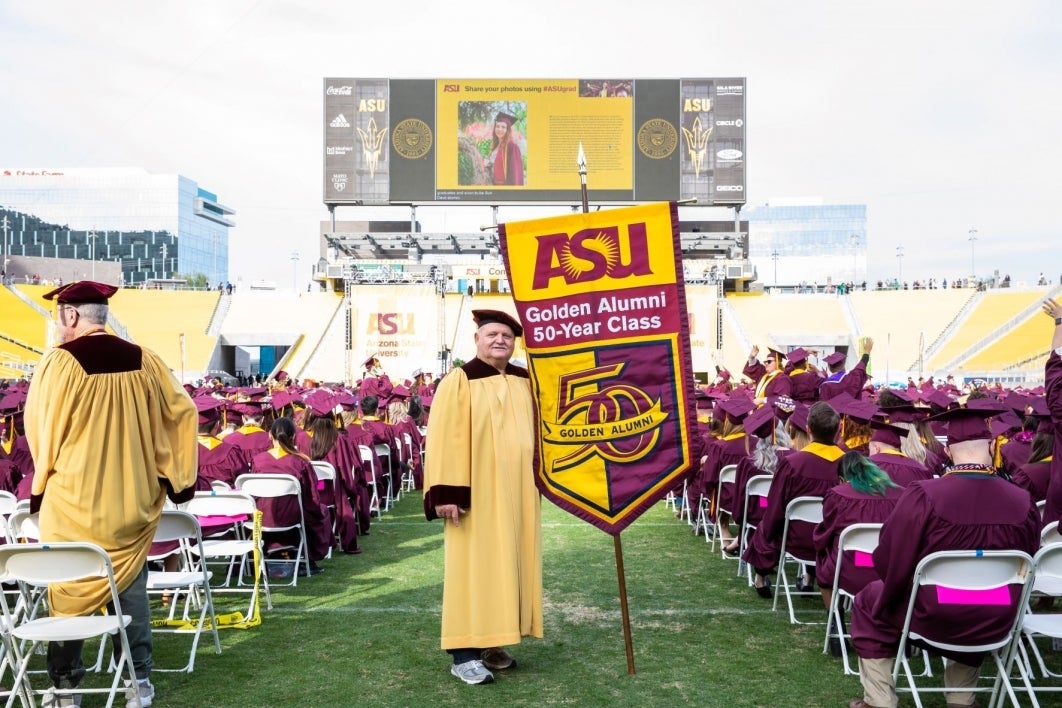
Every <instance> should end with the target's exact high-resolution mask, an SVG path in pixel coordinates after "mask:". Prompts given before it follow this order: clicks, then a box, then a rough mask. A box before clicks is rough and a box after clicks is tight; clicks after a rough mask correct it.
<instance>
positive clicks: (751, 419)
mask: <svg viewBox="0 0 1062 708" xmlns="http://www.w3.org/2000/svg"><path fill="white" fill-rule="evenodd" d="M772 430H774V407H773V406H760V407H759V408H757V409H756V410H754V411H752V412H751V413H749V415H748V417H747V418H745V432H746V433H751V434H752V435H755V436H756V437H759V438H765V437H767V436H768V435H770V434H771V431H772Z"/></svg>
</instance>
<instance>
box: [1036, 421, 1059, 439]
mask: <svg viewBox="0 0 1062 708" xmlns="http://www.w3.org/2000/svg"><path fill="white" fill-rule="evenodd" d="M1054 432H1055V428H1054V425H1052V423H1051V419H1050V418H1040V422H1039V423H1037V424H1036V434H1037V435H1052V434H1054Z"/></svg>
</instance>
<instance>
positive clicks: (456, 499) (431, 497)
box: [424, 484, 472, 521]
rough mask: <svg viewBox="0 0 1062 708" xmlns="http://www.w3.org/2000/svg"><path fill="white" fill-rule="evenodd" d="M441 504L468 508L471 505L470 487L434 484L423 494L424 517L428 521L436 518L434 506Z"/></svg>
mask: <svg viewBox="0 0 1062 708" xmlns="http://www.w3.org/2000/svg"><path fill="white" fill-rule="evenodd" d="M443 504H457V505H458V506H459V507H461V508H462V509H468V508H469V507H471V506H472V488H471V487H455V486H453V485H449V484H436V485H435V486H433V487H432V488H431V489H429V490H428V493H427V494H425V495H424V518H426V519H427V520H428V521H433V520H434V519H438V518H439V516H438V515H437V514H436V513H435V507H437V506H441V505H443Z"/></svg>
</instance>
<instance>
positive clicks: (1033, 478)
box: [1010, 418, 1055, 502]
mask: <svg viewBox="0 0 1062 708" xmlns="http://www.w3.org/2000/svg"><path fill="white" fill-rule="evenodd" d="M1054 454H1055V435H1054V433H1053V432H1052V430H1051V419H1050V418H1044V419H1042V420H1041V421H1040V425H1039V427H1037V429H1036V437H1034V438H1033V439H1032V449H1031V450H1030V452H1029V461H1028V462H1026V463H1025V464H1024V465H1022V466H1021V467H1019V468H1018V471H1017V472H1015V473H1014V474H1013V475H1012V476H1011V478H1010V481H1012V482H1014V484H1016V485H1018V486H1019V487H1021V488H1022V489H1024V490H1026V491H1028V492H1029V494H1031V495H1032V498H1033V501H1036V502H1041V501H1044V500H1045V499H1046V498H1047V489H1048V486H1050V483H1051V462H1052V461H1053V460H1054Z"/></svg>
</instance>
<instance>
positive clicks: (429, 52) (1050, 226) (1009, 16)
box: [0, 0, 1062, 287]
mask: <svg viewBox="0 0 1062 708" xmlns="http://www.w3.org/2000/svg"><path fill="white" fill-rule="evenodd" d="M1060 20H1062V3H1057V2H1051V1H1050V0H1042V1H1040V2H1022V1H1019V2H1014V3H1006V4H1001V3H999V2H982V1H980V0H976V1H970V0H962V1H958V0H949V1H943V2H942V1H938V0H933V1H931V2H927V1H925V0H920V1H911V0H899V1H897V0H893V1H892V2H877V3H869V2H858V1H857V2H853V1H852V0H843V1H836V2H835V1H832V0H830V1H826V0H821V1H803V2H793V1H792V0H786V1H782V2H773V1H772V2H760V1H756V2H753V1H751V0H731V1H730V2H716V1H715V0H650V1H649V2H633V1H628V0H613V1H611V2H599V1H597V0H586V1H583V2H576V1H574V0H535V1H534V2H521V3H517V2H508V1H503V0H493V1H491V2H484V3H467V2H441V1H439V0H405V2H401V3H387V2H383V3H370V2H361V1H358V0H354V1H350V0H347V1H346V2H324V1H321V2H309V1H308V0H307V1H305V2H291V1H287V2H286V1H283V0H225V1H224V2H219V1H217V0H212V1H210V2H205V1H201V0H181V1H180V2H175V1H171V0H153V1H152V2H143V0H137V1H136V2H133V1H131V0H116V1H112V0H99V1H98V2H83V1H58V0H33V1H32V2H30V1H28V0H26V1H23V0H0V96H2V99H0V106H2V110H0V164H3V165H4V166H8V167H36V168H44V167H51V168H61V167H67V168H69V167H143V168H145V169H147V170H148V171H150V172H158V173H174V172H176V173H180V174H183V175H185V176H187V177H190V178H192V179H194V180H196V181H197V182H198V183H199V185H200V186H201V187H203V188H205V189H207V190H209V191H212V192H214V193H215V194H217V195H218V199H219V201H220V202H221V203H223V204H225V205H227V206H230V207H232V208H234V209H235V210H236V216H235V217H234V219H235V221H236V222H237V224H238V227H237V228H235V229H233V230H232V232H231V233H232V241H231V248H230V274H231V277H232V280H234V281H235V280H237V279H238V278H242V279H244V280H251V279H257V278H266V279H274V280H277V281H278V282H280V283H290V282H291V279H292V273H293V263H292V261H291V253H292V252H293V251H298V252H299V253H300V255H301V260H300V262H299V264H298V267H299V271H300V272H299V280H300V285H302V286H303V287H304V286H305V285H304V284H305V282H306V280H307V279H308V277H309V268H310V264H311V263H313V262H315V261H316V260H317V258H318V252H317V236H316V234H317V224H318V222H319V221H320V220H322V219H326V218H327V216H328V212H327V210H326V209H325V207H324V205H323V204H322V202H321V199H322V149H321V146H322V143H323V136H322V127H321V126H322V112H323V103H322V96H321V86H322V78H323V77H326V76H355V77H358V76H360V77H384V78H494V77H499V78H507V77H512V78H550V77H558V78H580V77H595V78H601V77H634V78H679V77H702V76H703V77H714V76H719V77H725V76H743V77H747V80H748V90H747V159H748V162H747V165H748V189H747V198H748V203H749V204H750V205H756V204H763V203H766V202H768V201H770V200H771V199H772V198H775V197H804V196H813V197H822V198H823V200H824V201H825V202H826V203H862V204H866V205H867V214H868V225H867V228H868V249H869V275H870V278H871V279H872V280H873V279H877V278H883V277H892V276H894V275H895V274H896V270H897V262H896V247H897V246H899V245H902V246H904V248H905V256H904V261H903V274H904V276H905V279H915V278H920V277H921V278H926V277H930V276H936V277H941V276H943V277H948V278H949V279H950V278H952V277H955V276H956V275H965V274H966V272H967V271H968V270H969V263H970V259H971V248H970V243H969V241H968V239H969V234H968V232H969V231H970V229H971V228H976V229H977V236H978V241H977V242H976V244H975V252H974V254H973V255H974V257H975V258H976V269H977V271H978V273H984V272H987V271H988V270H989V269H990V268H995V267H998V268H999V269H1000V270H1001V271H1002V272H1004V273H1009V274H1010V275H1011V276H1012V278H1013V279H1015V280H1017V281H1022V280H1035V279H1036V277H1037V276H1038V274H1039V273H1040V272H1041V271H1043V272H1045V273H1046V274H1047V275H1048V277H1050V278H1051V279H1052V280H1053V281H1054V282H1058V278H1059V274H1060V273H1062V256H1060V254H1059V250H1060V248H1059V244H1060V241H1062V239H1060V236H1062V229H1060V221H1062V139H1060V136H1059V131H1060V130H1062V90H1060V89H1059V83H1060V79H1062V62H1060V58H1062V41H1060V38H1062V22H1060ZM555 211H559V212H560V213H563V211H565V210H563V209H562V210H555ZM540 214H541V212H536V213H535V215H540ZM527 215H529V212H527V211H526V210H525V211H521V210H516V209H509V210H507V209H502V211H501V217H502V220H506V219H514V218H521V217H524V216H527ZM697 216H698V214H697V213H696V212H692V213H691V212H690V211H684V212H683V217H684V218H696V217H697ZM720 216H723V215H720ZM418 217H419V218H420V221H421V222H422V224H423V226H424V230H425V231H441V230H447V231H452V230H473V229H474V228H475V227H476V226H478V225H481V224H485V223H489V221H490V212H489V209H488V208H487V207H474V206H466V207H447V208H442V207H438V208H421V209H420V210H418ZM339 218H350V219H360V218H366V219H367V218H392V219H405V218H408V210H406V209H402V208H391V209H375V210H365V211H355V210H351V209H345V210H340V212H339ZM731 218H732V217H731Z"/></svg>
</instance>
